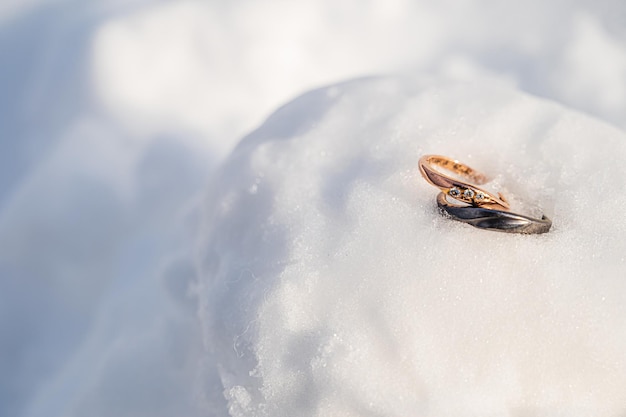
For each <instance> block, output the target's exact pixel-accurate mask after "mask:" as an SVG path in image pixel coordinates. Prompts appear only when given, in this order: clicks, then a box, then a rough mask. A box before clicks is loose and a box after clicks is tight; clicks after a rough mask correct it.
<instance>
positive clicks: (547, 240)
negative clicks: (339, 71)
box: [199, 77, 626, 417]
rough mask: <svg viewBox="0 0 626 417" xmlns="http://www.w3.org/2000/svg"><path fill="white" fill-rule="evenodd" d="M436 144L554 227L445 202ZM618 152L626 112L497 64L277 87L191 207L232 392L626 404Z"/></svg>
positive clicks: (507, 409)
mask: <svg viewBox="0 0 626 417" xmlns="http://www.w3.org/2000/svg"><path fill="white" fill-rule="evenodd" d="M426 153H440V154H444V155H449V156H451V157H455V158H458V159H460V160H462V161H465V162H467V163H468V164H469V165H471V166H473V167H475V168H477V169H480V170H482V171H484V172H486V173H489V174H492V175H493V176H494V177H495V185H497V186H498V187H499V188H500V189H502V190H503V191H505V192H506V193H507V194H508V195H509V196H511V197H512V200H513V201H514V204H515V205H516V206H517V208H519V207H521V201H527V202H529V203H530V204H528V205H527V206H526V209H527V210H531V211H532V210H534V209H536V206H540V207H541V208H542V210H543V211H544V212H545V213H546V214H547V215H548V216H550V217H552V218H553V221H554V224H553V228H552V230H551V231H550V233H547V234H545V235H509V234H504V233H495V232H489V231H484V230H478V229H474V228H472V227H471V226H468V225H465V224H461V223H458V222H453V221H451V220H448V219H445V218H443V217H442V216H440V215H439V214H438V212H437V209H436V203H435V196H436V194H437V190H436V189H435V188H433V187H432V186H430V185H428V184H427V183H426V182H425V181H424V180H423V179H422V178H421V177H420V174H419V170H418V167H417V160H418V158H419V157H420V156H421V155H423V154H426ZM624 160H626V136H625V135H624V133H623V132H620V131H618V130H616V129H614V128H612V127H610V126H608V125H606V124H604V123H602V122H600V121H597V120H594V119H592V118H589V117H587V116H585V115H582V114H580V113H577V112H574V111H571V110H568V109H565V108H563V107H561V106H559V105H556V104H554V103H551V102H547V101H544V100H540V99H537V98H534V97H531V96H528V95H526V94H523V93H520V92H519V91H515V90H512V89H510V88H509V87H506V86H501V85H494V84H493V83H490V82H488V81H477V82H475V83H471V84H458V83H449V82H446V81H443V80H433V79H415V78H403V77H397V78H372V79H363V80H357V81H353V82H349V83H345V84H341V85H338V86H333V87H329V88H323V89H319V90H316V91H312V92H310V93H307V94H305V95H303V96H301V97H300V98H298V99H296V100H295V101H293V102H291V103H289V104H288V105H286V106H284V107H283V108H281V109H279V110H278V111H277V112H276V113H275V114H274V115H272V116H271V117H270V118H269V119H268V120H267V122H266V123H265V124H264V125H262V126H261V127H260V128H259V129H258V130H256V131H255V132H253V133H252V134H250V135H249V136H248V137H246V138H244V140H243V141H242V142H241V143H240V144H239V146H238V147H237V148H236V149H235V150H234V152H233V153H232V155H231V156H230V158H229V159H228V160H227V161H226V162H225V164H224V166H223V168H222V169H221V172H220V173H219V174H218V175H217V176H216V179H215V183H214V186H213V189H212V192H211V198H210V199H209V200H210V202H211V203H210V205H209V208H208V209H207V216H206V219H207V221H206V227H205V229H203V236H204V238H205V240H204V242H203V246H202V265H201V269H202V281H201V285H200V289H199V291H200V298H201V300H202V307H201V318H202V321H203V326H204V327H203V328H204V331H205V343H206V344H207V346H208V347H209V349H210V352H211V355H214V357H215V360H216V361H217V364H218V369H219V370H220V377H221V380H222V384H223V387H224V394H225V396H226V398H227V401H228V408H229V412H230V414H231V415H232V416H289V417H293V416H318V415H319V416H416V415H419V416H478V415H481V416H484V415H490V416H510V415H516V416H548V415H550V416H555V415H563V416H565V415H567V416H579V415H591V414H593V415H603V416H617V415H623V414H624V413H625V412H626V406H625V404H626V391H624V389H623V387H624V386H626V353H625V352H626V327H624V325H623V323H624V320H625V319H626V310H625V304H624V302H623V301H624V294H625V293H626V282H625V281H624V279H623V277H624V272H625V271H626V267H625V266H626V264H625V260H624V250H625V249H626V248H625V246H626V245H625V243H626V242H625V241H624V239H623V236H624V233H625V231H626V219H625V218H624V216H623V213H622V212H621V209H620V208H621V207H624V206H625V205H626V196H625V194H624V193H620V192H617V193H615V192H614V191H615V190H619V189H621V188H622V185H623V178H626V166H625V165H624V164H623V161H624ZM609 195H612V197H611V198H607V196H609Z"/></svg>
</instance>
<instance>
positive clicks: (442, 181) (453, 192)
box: [419, 155, 509, 210]
mask: <svg viewBox="0 0 626 417" xmlns="http://www.w3.org/2000/svg"><path fill="white" fill-rule="evenodd" d="M432 165H436V166H438V167H441V168H444V169H447V170H448V171H451V172H454V173H455V174H457V175H460V176H462V177H464V178H467V179H469V180H470V181H472V182H474V183H476V184H484V183H486V182H487V177H486V176H485V175H483V174H481V173H479V172H477V171H475V170H474V169H472V168H470V167H469V166H467V165H465V164H462V163H460V162H459V161H455V160H452V159H450V158H446V157H445V156H440V155H424V156H422V157H421V158H420V160H419V167H420V172H421V173H422V176H423V177H424V179H425V180H426V181H428V182H429V183H431V184H432V185H434V186H435V187H438V188H439V189H440V190H441V191H442V192H443V193H445V194H447V195H449V196H450V197H452V198H454V199H456V200H459V201H463V202H465V203H469V204H471V205H473V206H480V207H489V208H494V209H501V210H508V209H509V203H507V201H506V200H505V199H504V197H503V196H502V194H500V193H498V196H495V195H493V194H491V193H489V192H487V191H485V190H483V189H482V188H479V187H476V186H475V185H472V184H469V183H466V182H463V181H459V180H456V179H454V178H452V177H449V176H447V175H444V174H442V173H440V172H438V171H436V170H434V169H433V168H432V167H431V166H432Z"/></svg>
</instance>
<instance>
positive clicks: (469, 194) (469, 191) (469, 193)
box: [463, 188, 475, 200]
mask: <svg viewBox="0 0 626 417" xmlns="http://www.w3.org/2000/svg"><path fill="white" fill-rule="evenodd" d="M474 194H475V193H474V190H472V189H471V188H468V189H467V190H465V191H463V197H465V198H467V199H468V200H471V199H472V198H474Z"/></svg>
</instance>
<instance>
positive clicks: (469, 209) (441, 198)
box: [437, 193, 552, 234]
mask: <svg viewBox="0 0 626 417" xmlns="http://www.w3.org/2000/svg"><path fill="white" fill-rule="evenodd" d="M437 206H439V210H440V211H441V213H442V214H444V215H447V216H448V217H450V218H451V219H453V220H458V221H460V222H463V223H467V224H471V225H472V226H474V227H477V228H479V229H486V230H495V231H498V232H506V233H526V234H539V233H546V232H547V231H549V230H550V227H551V226H552V220H550V219H549V218H547V217H546V216H542V217H541V219H534V218H532V217H528V216H523V215H521V214H515V213H511V212H508V211H503V210H493V209H488V208H484V207H476V206H458V205H455V204H450V203H449V202H448V199H447V198H446V195H445V194H444V193H439V195H438V196H437Z"/></svg>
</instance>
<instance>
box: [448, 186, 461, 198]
mask: <svg viewBox="0 0 626 417" xmlns="http://www.w3.org/2000/svg"><path fill="white" fill-rule="evenodd" d="M449 194H450V196H452V197H459V196H460V195H461V190H459V189H458V188H456V187H452V188H450V191H449Z"/></svg>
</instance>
